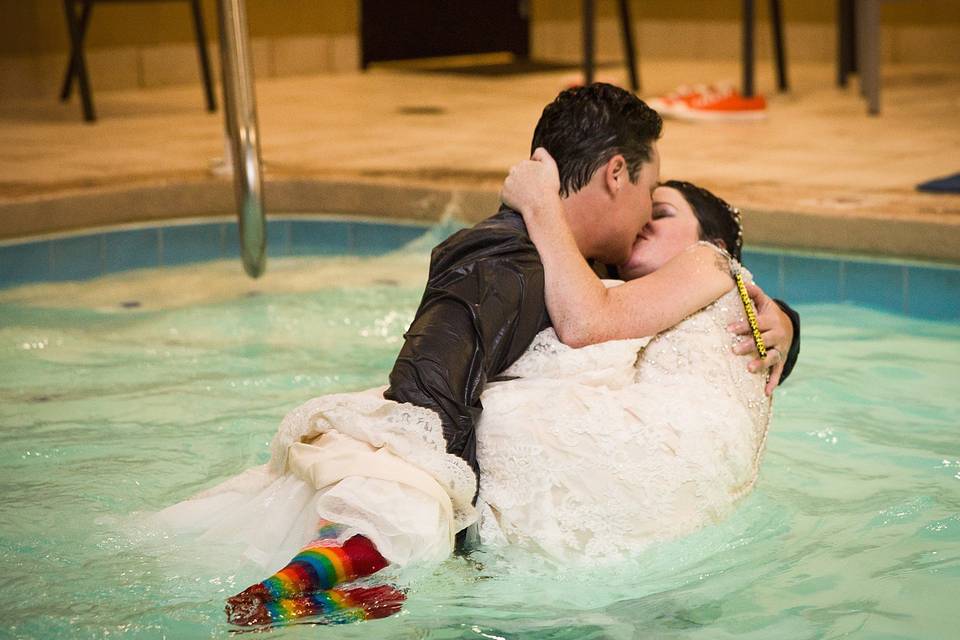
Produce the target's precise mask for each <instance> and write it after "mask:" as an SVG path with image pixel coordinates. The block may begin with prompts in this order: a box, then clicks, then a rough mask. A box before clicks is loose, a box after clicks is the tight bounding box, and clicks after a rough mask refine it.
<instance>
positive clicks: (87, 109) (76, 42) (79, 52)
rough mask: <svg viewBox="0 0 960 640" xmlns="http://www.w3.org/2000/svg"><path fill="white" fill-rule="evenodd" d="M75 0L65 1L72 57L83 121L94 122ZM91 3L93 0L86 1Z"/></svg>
mask: <svg viewBox="0 0 960 640" xmlns="http://www.w3.org/2000/svg"><path fill="white" fill-rule="evenodd" d="M73 1H74V0H63V8H64V12H65V16H66V19H67V30H68V31H69V32H70V50H71V52H72V55H71V57H72V58H73V59H74V60H75V61H76V76H77V81H78V82H79V83H80V100H81V102H82V104H83V119H84V120H86V121H87V122H94V121H95V120H96V119H97V115H96V113H95V112H94V110H93V97H92V96H91V95H90V79H89V78H88V76H87V61H86V59H85V57H84V55H83V33H82V32H81V30H80V23H79V20H78V19H77V13H76V7H74V5H73ZM85 2H87V3H90V2H92V0H85Z"/></svg>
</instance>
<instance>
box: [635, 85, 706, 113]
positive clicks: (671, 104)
mask: <svg viewBox="0 0 960 640" xmlns="http://www.w3.org/2000/svg"><path fill="white" fill-rule="evenodd" d="M715 92H716V89H715V88H714V87H712V86H705V85H702V84H700V85H694V86H692V87H688V86H686V85H684V86H680V87H677V88H676V89H675V90H674V91H671V92H670V93H668V94H667V95H665V96H656V97H654V98H649V99H648V100H647V101H646V102H647V105H649V106H650V108H651V109H653V110H654V111H656V112H657V113H659V114H660V115H661V116H674V115H676V114H677V112H678V111H684V110H686V109H689V108H690V105H691V104H692V103H693V102H695V101H696V100H699V99H700V98H701V97H702V96H704V95H706V94H710V93H715Z"/></svg>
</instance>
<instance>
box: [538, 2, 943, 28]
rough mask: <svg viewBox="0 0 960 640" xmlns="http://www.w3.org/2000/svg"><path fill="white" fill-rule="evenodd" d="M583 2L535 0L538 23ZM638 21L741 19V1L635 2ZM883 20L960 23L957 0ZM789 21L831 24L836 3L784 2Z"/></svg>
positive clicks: (898, 7) (603, 12)
mask: <svg viewBox="0 0 960 640" xmlns="http://www.w3.org/2000/svg"><path fill="white" fill-rule="evenodd" d="M580 5H581V3H580V2H578V1H576V0H531V11H532V13H533V16H534V19H536V20H565V19H577V18H579V16H580ZM630 5H631V11H632V13H633V17H634V18H635V19H653V20H678V21H684V20H715V21H724V20H732V21H736V20H739V19H740V7H741V5H742V2H741V0H631V2H630ZM616 6H617V4H616V3H615V2H614V0H598V1H597V14H598V15H599V16H601V17H602V16H608V17H615V16H616ZM756 7H757V16H758V17H759V18H760V19H766V17H767V3H766V2H757V3H756ZM882 12H883V21H884V22H889V23H893V24H943V23H953V24H960V10H958V7H957V0H897V1H896V2H884V3H883V8H882ZM783 14H784V18H785V19H786V20H788V21H791V22H793V21H796V22H822V23H826V22H830V23H832V22H833V21H834V19H835V16H836V0H783Z"/></svg>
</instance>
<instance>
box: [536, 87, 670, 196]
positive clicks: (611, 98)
mask: <svg viewBox="0 0 960 640" xmlns="http://www.w3.org/2000/svg"><path fill="white" fill-rule="evenodd" d="M662 129H663V121H662V120H661V119H660V115H659V114H658V113H657V112H656V111H654V110H653V109H651V108H650V107H648V106H647V104H646V103H645V102H644V101H643V100H641V99H640V98H638V97H637V96H635V95H634V94H632V93H630V92H629V91H627V90H625V89H621V88H620V87H615V86H613V85H612V84H606V83H603V82H597V83H594V84H591V85H587V86H585V87H574V88H572V89H567V90H566V91H563V92H562V93H560V95H558V96H557V97H556V99H555V100H554V101H553V102H551V103H550V104H548V105H547V106H546V107H545V108H544V110H543V114H542V115H541V116H540V121H539V122H537V128H536V129H535V130H534V132H533V142H532V144H531V146H530V153H531V154H532V153H533V151H534V150H535V149H536V148H537V147H543V148H544V149H546V150H547V151H548V152H549V153H550V155H551V156H553V159H554V160H556V162H557V167H558V168H559V169H560V195H562V196H568V195H570V194H571V193H576V192H577V191H580V189H582V188H583V187H585V186H586V185H587V183H588V182H590V178H592V177H593V174H594V173H596V171H597V169H599V168H600V167H602V166H603V165H604V164H606V163H607V162H608V161H609V160H610V158H612V157H613V156H615V155H617V154H620V155H622V156H623V157H624V159H625V160H626V161H627V172H628V174H629V176H630V181H631V182H634V183H636V181H637V179H638V178H639V177H640V166H641V165H642V164H643V163H644V162H648V161H649V160H650V156H651V152H652V149H653V143H654V142H656V140H657V138H659V137H660V132H661V130H662Z"/></svg>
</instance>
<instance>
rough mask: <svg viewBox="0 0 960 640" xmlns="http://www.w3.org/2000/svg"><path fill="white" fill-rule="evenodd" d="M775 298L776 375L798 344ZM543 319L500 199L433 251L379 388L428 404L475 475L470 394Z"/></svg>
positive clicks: (519, 237) (521, 239)
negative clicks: (780, 355)
mask: <svg viewBox="0 0 960 640" xmlns="http://www.w3.org/2000/svg"><path fill="white" fill-rule="evenodd" d="M778 304H779V305H780V306H781V308H783V309H784V311H785V312H786V313H787V314H788V315H789V316H790V319H791V320H792V321H793V324H794V329H795V330H794V341H793V345H792V346H791V349H790V353H789V354H788V357H787V364H786V367H785V370H784V376H783V377H784V378H786V376H787V374H789V373H790V371H791V370H792V369H793V365H794V363H795V362H796V360H797V356H798V355H799V352H800V317H799V316H798V315H797V313H796V312H795V311H794V310H793V309H791V308H790V307H788V306H787V305H786V304H785V303H782V302H779V301H778ZM548 326H550V318H549V316H548V315H547V307H546V302H545V301H544V283H543V264H542V263H541V262H540V256H539V254H538V253H537V250H536V247H534V245H533V243H532V242H531V241H530V237H529V236H528V235H527V229H526V226H525V225H524V223H523V218H521V216H520V214H518V213H516V212H514V211H512V210H510V209H507V208H506V207H503V208H501V210H500V212H499V213H497V214H496V215H495V216H493V217H492V218H488V219H486V220H484V221H483V222H481V223H480V224H478V225H476V226H475V227H473V228H471V229H464V230H462V231H458V232H457V233H455V234H454V235H452V236H450V237H449V238H448V239H447V240H445V241H443V242H442V243H440V244H439V245H438V246H437V247H436V248H435V249H434V250H433V253H432V255H431V257H430V273H429V277H428V280H427V287H426V290H425V291H424V292H423V299H422V300H421V301H420V308H419V309H418V310H417V314H416V317H415V318H414V320H413V323H412V324H411V325H410V328H409V329H408V330H407V332H406V334H405V335H404V338H405V342H404V345H403V348H402V349H401V350H400V355H399V356H397V361H396V363H395V364H394V366H393V371H391V372H390V387H389V388H388V389H387V391H386V392H385V393H384V397H386V398H388V399H390V400H396V401H398V402H410V403H412V404H415V405H418V406H421V407H427V408H429V409H433V410H434V411H436V412H437V413H438V414H439V415H440V420H441V422H442V423H443V435H444V437H445V438H446V441H447V452H448V453H452V454H454V455H457V456H459V457H461V458H463V459H464V460H466V461H467V462H468V463H469V464H470V466H471V467H472V468H473V470H474V472H476V474H477V479H478V483H479V477H480V473H479V467H478V465H477V451H476V446H477V441H476V435H475V432H474V429H475V426H476V423H477V419H478V418H479V417H480V412H481V411H482V409H483V407H481V406H480V393H481V392H482V391H483V387H484V384H485V383H486V382H487V381H488V380H490V379H491V378H494V377H496V376H497V375H499V374H500V373H502V372H503V371H504V370H505V369H506V368H507V367H509V366H510V365H511V364H513V362H514V361H515V360H516V359H517V358H519V357H520V356H521V354H523V352H524V351H525V350H526V348H527V347H528V346H529V345H530V343H531V342H532V341H533V338H534V336H536V335H537V333H539V332H540V331H541V330H543V329H545V328H547V327H548Z"/></svg>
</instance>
